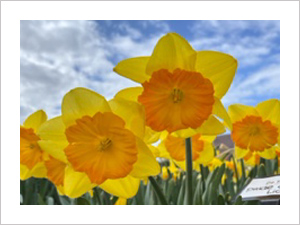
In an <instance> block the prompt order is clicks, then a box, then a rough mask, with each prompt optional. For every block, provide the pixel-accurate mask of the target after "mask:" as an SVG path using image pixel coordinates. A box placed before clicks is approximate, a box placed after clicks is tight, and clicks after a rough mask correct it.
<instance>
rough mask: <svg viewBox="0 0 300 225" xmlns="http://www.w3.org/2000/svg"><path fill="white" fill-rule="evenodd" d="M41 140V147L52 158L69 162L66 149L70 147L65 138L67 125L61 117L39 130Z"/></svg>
mask: <svg viewBox="0 0 300 225" xmlns="http://www.w3.org/2000/svg"><path fill="white" fill-rule="evenodd" d="M38 135H39V137H40V138H41V140H40V141H38V143H39V146H40V147H41V148H42V149H43V150H44V151H45V152H47V153H49V154H50V155H51V156H52V157H54V158H56V159H58V160H61V161H63V162H65V163H66V162H67V157H66V155H65V152H64V149H65V148H66V147H67V146H68V144H69V143H68V141H67V139H66V136H65V125H64V123H63V121H62V118H61V116H59V117H55V118H53V119H51V120H48V121H47V122H45V123H44V124H42V125H41V126H40V128H39V130H38Z"/></svg>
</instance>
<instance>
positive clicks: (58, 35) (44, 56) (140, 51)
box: [20, 21, 166, 122]
mask: <svg viewBox="0 0 300 225" xmlns="http://www.w3.org/2000/svg"><path fill="white" fill-rule="evenodd" d="M159 24H163V23H157V24H156V23H155V24H154V25H153V24H152V26H163V25H159ZM119 29H121V30H122V31H124V32H125V33H124V34H122V35H120V34H118V33H115V34H114V35H113V36H112V37H107V36H106V35H105V33H104V31H103V30H101V27H100V28H99V27H98V26H97V23H96V22H94V21H21V55H20V66H21V76H20V78H21V85H20V86H21V88H20V89H21V90H20V94H21V99H20V100H21V106H20V109H21V122H23V121H24V119H25V118H26V117H27V116H28V115H29V114H30V113H32V112H34V111H35V110H38V109H44V110H45V111H46V112H47V114H48V115H49V117H53V116H57V115H59V114H60V104H61V100H62V98H63V96H64V94H65V93H66V92H68V91H69V90H70V89H72V88H75V87H79V86H80V87H88V88H91V89H93V90H95V91H97V92H98V93H100V94H102V95H104V96H105V97H106V98H112V97H113V96H114V95H115V93H116V92H117V91H119V90H121V89H122V88H125V87H130V86H136V85H138V84H137V83H135V82H132V81H130V80H128V79H126V78H123V77H121V76H118V75H117V74H115V73H114V72H113V71H112V69H113V67H114V64H115V63H114V62H113V60H112V59H114V61H119V60H122V59H124V58H127V57H134V56H139V55H150V54H151V52H152V49H153V47H154V46H155V43H156V42H157V40H158V39H159V37H160V36H161V35H163V33H162V32H157V33H155V34H154V35H152V36H151V37H144V38H143V41H140V40H138V39H140V38H141V35H142V33H141V32H140V31H138V30H137V29H135V28H133V27H131V26H129V25H128V24H127V23H120V24H119ZM162 29H166V28H165V27H162Z"/></svg>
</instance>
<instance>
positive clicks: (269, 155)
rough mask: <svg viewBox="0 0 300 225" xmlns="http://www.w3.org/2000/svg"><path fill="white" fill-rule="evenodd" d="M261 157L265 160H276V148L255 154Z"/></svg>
mask: <svg viewBox="0 0 300 225" xmlns="http://www.w3.org/2000/svg"><path fill="white" fill-rule="evenodd" d="M257 154H259V155H260V156H261V157H263V158H265V159H275V158H276V147H271V148H268V149H265V150H264V151H261V152H260V151H259V152H257Z"/></svg>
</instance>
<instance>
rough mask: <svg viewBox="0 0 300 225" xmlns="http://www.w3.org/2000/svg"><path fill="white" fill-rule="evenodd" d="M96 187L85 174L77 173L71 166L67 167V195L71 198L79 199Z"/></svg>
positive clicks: (65, 181) (65, 180)
mask: <svg viewBox="0 0 300 225" xmlns="http://www.w3.org/2000/svg"><path fill="white" fill-rule="evenodd" d="M95 186H96V185H93V184H92V183H91V181H90V179H89V178H88V176H87V175H86V174H85V173H81V172H76V171H74V170H73V168H72V167H71V166H67V167H66V170H65V179H64V194H65V195H67V196H69V197H70V198H78V197H80V196H81V195H83V194H84V193H86V192H88V191H89V190H91V189H92V188H94V187H95Z"/></svg>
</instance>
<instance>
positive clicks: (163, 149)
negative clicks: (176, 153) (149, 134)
mask: <svg viewBox="0 0 300 225" xmlns="http://www.w3.org/2000/svg"><path fill="white" fill-rule="evenodd" d="M157 149H158V150H159V155H158V156H156V157H160V158H165V159H171V156H170V153H169V152H168V151H167V149H166V146H165V144H164V142H161V143H160V144H159V145H158V146H157Z"/></svg>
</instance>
